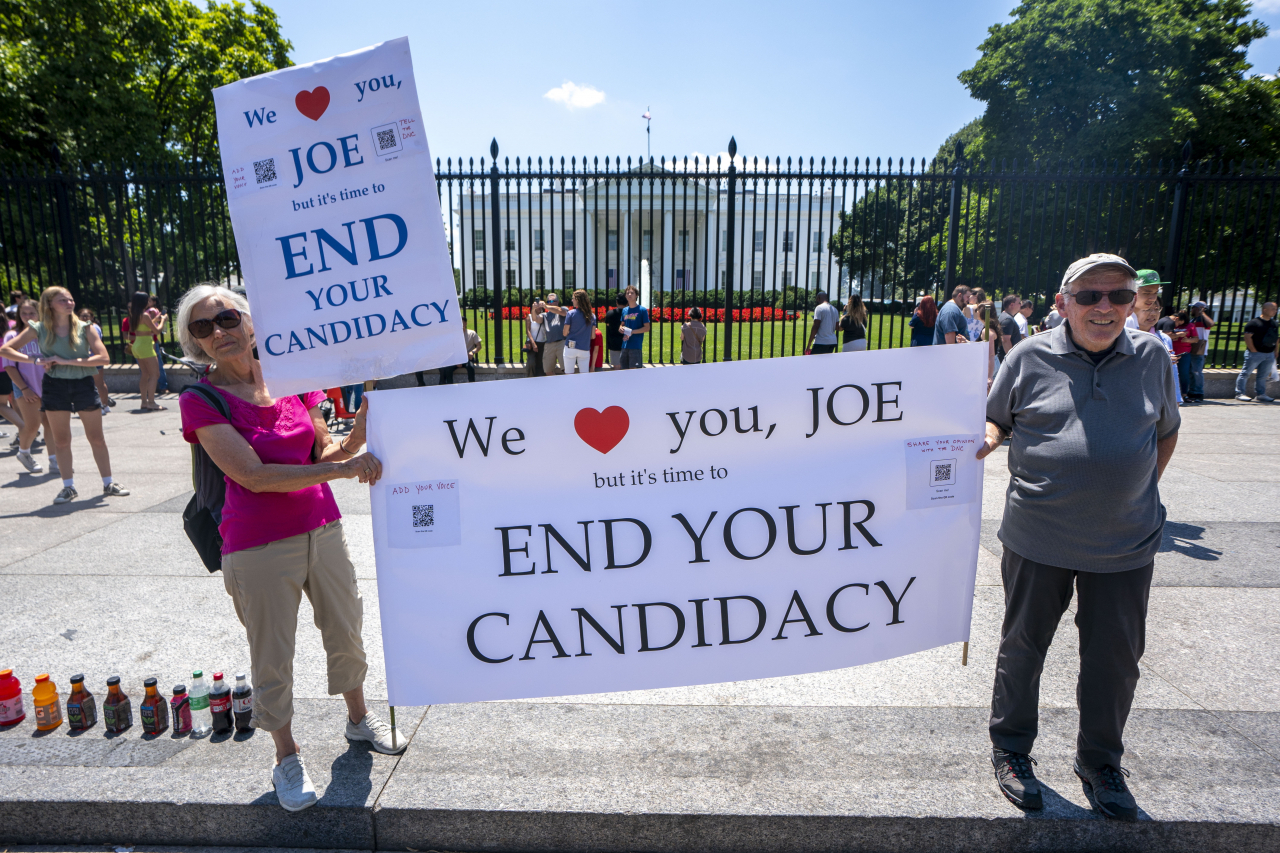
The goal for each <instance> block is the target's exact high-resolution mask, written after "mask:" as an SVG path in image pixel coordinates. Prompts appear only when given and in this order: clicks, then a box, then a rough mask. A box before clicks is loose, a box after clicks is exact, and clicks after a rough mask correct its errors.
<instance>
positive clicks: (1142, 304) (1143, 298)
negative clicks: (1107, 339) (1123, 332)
mask: <svg viewBox="0 0 1280 853" xmlns="http://www.w3.org/2000/svg"><path fill="white" fill-rule="evenodd" d="M1168 283H1169V282H1167V281H1161V280H1160V273H1158V272H1156V271H1155V270H1138V296H1137V297H1136V298H1135V299H1134V300H1133V311H1132V312H1131V313H1130V314H1129V319H1127V320H1125V324H1126V325H1127V326H1128V327H1129V328H1130V329H1141V330H1142V331H1146V329H1142V328H1141V325H1140V321H1141V320H1142V319H1144V318H1145V317H1146V316H1147V312H1148V311H1150V310H1151V308H1152V306H1155V308H1156V310H1157V311H1159V310H1160V307H1159V304H1158V300H1159V297H1160V286H1161V285H1163V284H1168Z"/></svg>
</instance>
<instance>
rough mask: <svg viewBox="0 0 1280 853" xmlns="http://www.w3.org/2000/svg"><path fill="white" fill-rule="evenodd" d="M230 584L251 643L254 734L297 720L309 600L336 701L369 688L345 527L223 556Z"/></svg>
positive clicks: (322, 529)
mask: <svg viewBox="0 0 1280 853" xmlns="http://www.w3.org/2000/svg"><path fill="white" fill-rule="evenodd" d="M222 580H223V583H224V584H226V587H227V592H228V594H230V596H231V600H232V601H233V602H234V603H235V607H236V616H237V617H238V618H239V619H240V624H241V625H244V628H245V632H246V633H247V634H248V636H249V660H250V662H251V664H252V666H253V692H254V696H253V726H254V728H259V729H263V730H265V731H269V732H271V731H275V730H276V729H279V728H280V727H282V726H284V725H286V724H287V723H288V722H289V721H290V720H291V719H292V718H293V650H294V637H295V635H296V634H297V628H298V606H299V605H300V604H301V603H302V595H303V593H306V596H307V599H308V600H309V601H310V602H311V608H312V609H313V610H314V611H315V617H316V627H317V628H319V629H320V637H321V640H322V641H323V643H324V651H325V656H326V658H327V662H328V670H329V695H330V696H336V695H337V694H339V693H346V692H347V691H348V690H354V689H356V688H357V687H359V686H361V685H362V684H364V678H365V674H366V673H367V672H368V669H369V667H368V665H367V664H366V662H365V656H364V643H363V642H362V640H361V637H360V632H361V629H362V628H363V626H364V601H363V600H362V599H361V598H360V588H359V587H358V586H357V584H356V571H355V566H353V565H352V564H351V556H350V555H349V554H348V553H347V538H346V536H344V535H343V532H342V522H341V521H331V522H330V523H328V524H326V525H324V526H323V527H317V528H316V529H315V530H312V531H311V532H309V533H300V534H298V535H297V536H290V537H289V538H288V539H279V540H276V541H275V542H269V543H267V544H266V545H261V546H259V547H257V548H246V549H245V550H243V551H235V552H233V553H230V554H223V555H222Z"/></svg>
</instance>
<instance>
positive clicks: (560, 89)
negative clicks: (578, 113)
mask: <svg viewBox="0 0 1280 853" xmlns="http://www.w3.org/2000/svg"><path fill="white" fill-rule="evenodd" d="M542 97H544V98H546V99H547V100H550V101H555V102H556V103H558V104H564V105H565V106H566V107H568V108H569V109H571V110H579V109H581V110H585V109H588V108H589V107H594V106H595V105H596V104H602V103H604V92H601V91H600V90H599V89H596V88H594V87H593V86H579V85H578V84H577V83H570V82H569V81H568V80H566V81H564V84H563V85H560V86H557V87H556V88H554V89H552V90H551V91H549V92H547V93H546V94H545V95H543V96H542Z"/></svg>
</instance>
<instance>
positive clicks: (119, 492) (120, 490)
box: [102, 483, 129, 498]
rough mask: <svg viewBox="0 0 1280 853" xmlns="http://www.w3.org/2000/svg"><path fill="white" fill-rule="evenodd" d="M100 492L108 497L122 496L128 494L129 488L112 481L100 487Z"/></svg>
mask: <svg viewBox="0 0 1280 853" xmlns="http://www.w3.org/2000/svg"><path fill="white" fill-rule="evenodd" d="M102 494H103V496H104V497H108V498H123V497H126V496H127V495H128V494H129V490H128V489H126V488H125V487H124V486H122V485H120V484H119V483H112V484H111V485H110V486H103V487H102Z"/></svg>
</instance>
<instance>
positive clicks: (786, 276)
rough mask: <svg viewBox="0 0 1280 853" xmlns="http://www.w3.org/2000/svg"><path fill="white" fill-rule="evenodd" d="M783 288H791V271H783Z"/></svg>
mask: <svg viewBox="0 0 1280 853" xmlns="http://www.w3.org/2000/svg"><path fill="white" fill-rule="evenodd" d="M782 286H783V287H790V286H791V271H790V270H785V271H783V273H782Z"/></svg>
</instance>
